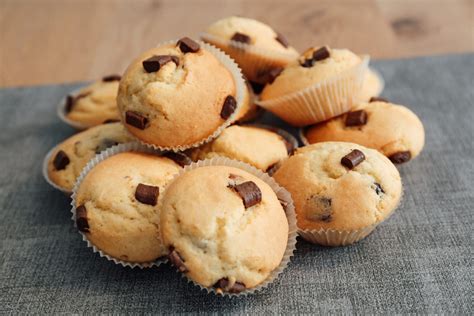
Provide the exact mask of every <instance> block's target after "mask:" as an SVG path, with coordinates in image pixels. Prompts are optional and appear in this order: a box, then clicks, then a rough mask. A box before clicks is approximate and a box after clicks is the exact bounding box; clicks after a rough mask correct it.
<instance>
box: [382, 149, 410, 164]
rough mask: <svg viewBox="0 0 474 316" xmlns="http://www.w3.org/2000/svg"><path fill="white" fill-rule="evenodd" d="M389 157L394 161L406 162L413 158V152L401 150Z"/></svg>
mask: <svg viewBox="0 0 474 316" xmlns="http://www.w3.org/2000/svg"><path fill="white" fill-rule="evenodd" d="M388 159H390V160H391V161H392V162H393V163H404V162H407V161H409V160H410V159H411V152H409V151H399V152H396V153H394V154H392V155H390V157H388Z"/></svg>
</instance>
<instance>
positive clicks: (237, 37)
mask: <svg viewBox="0 0 474 316" xmlns="http://www.w3.org/2000/svg"><path fill="white" fill-rule="evenodd" d="M231 40H232V41H235V42H240V43H244V44H250V41H251V38H250V36H248V35H246V34H244V33H239V32H235V34H234V35H232V37H231Z"/></svg>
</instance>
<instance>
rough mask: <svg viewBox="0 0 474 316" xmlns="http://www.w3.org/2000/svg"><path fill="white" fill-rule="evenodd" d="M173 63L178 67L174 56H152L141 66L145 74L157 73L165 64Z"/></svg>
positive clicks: (176, 58)
mask: <svg viewBox="0 0 474 316" xmlns="http://www.w3.org/2000/svg"><path fill="white" fill-rule="evenodd" d="M171 61H172V62H174V63H175V64H176V66H177V65H179V58H178V57H176V56H171V55H159V56H158V55H154V56H152V57H150V58H148V59H146V60H144V61H143V62H142V64H143V69H145V71H146V72H148V73H150V72H157V71H158V70H160V68H161V67H163V66H164V65H165V64H167V63H169V62H171Z"/></svg>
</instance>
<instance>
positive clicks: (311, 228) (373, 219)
mask: <svg viewBox="0 0 474 316" xmlns="http://www.w3.org/2000/svg"><path fill="white" fill-rule="evenodd" d="M274 178H275V180H276V181H277V182H278V183H279V184H280V185H281V186H283V187H284V188H286V189H287V190H288V191H289V192H290V193H291V196H292V198H293V201H294V204H295V209H296V214H297V221H298V229H299V230H300V235H301V236H302V237H303V238H305V239H306V240H308V241H311V242H314V243H318V244H321V245H326V246H341V245H347V244H351V243H354V242H356V241H358V240H360V239H362V238H364V237H365V236H367V235H368V234H369V233H370V232H371V231H372V230H373V229H374V228H375V227H376V226H377V225H378V224H379V223H381V222H382V221H383V220H385V219H387V218H388V217H389V216H390V214H392V212H393V211H394V210H395V208H396V207H397V206H398V204H399V201H400V197H401V194H402V182H401V180H400V174H399V173H398V170H397V168H395V166H394V165H393V164H392V163H391V162H390V160H388V158H387V157H385V156H384V155H382V154H381V153H379V152H378V151H376V150H374V149H368V148H366V147H363V146H360V145H357V144H353V143H344V142H325V143H318V144H314V145H310V146H305V147H301V148H299V149H298V150H297V152H296V153H295V154H294V155H293V156H291V157H290V158H289V159H288V160H286V161H285V162H284V163H283V164H282V166H281V167H280V168H279V169H278V170H277V172H276V173H275V174H274Z"/></svg>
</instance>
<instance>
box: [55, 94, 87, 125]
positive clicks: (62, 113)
mask: <svg viewBox="0 0 474 316" xmlns="http://www.w3.org/2000/svg"><path fill="white" fill-rule="evenodd" d="M81 90H82V88H78V89H74V90H72V91H71V92H70V93H69V95H72V96H77V95H78V94H79V92H80V91H81ZM66 98H67V95H66V96H64V97H62V98H61V100H60V101H59V103H58V105H57V107H56V113H57V114H58V116H59V118H60V119H61V121H63V122H64V123H66V124H67V125H69V126H72V127H74V128H75V129H78V130H84V129H88V128H89V127H92V126H88V125H86V124H82V123H80V122H76V121H73V120H70V119H68V118H67V116H66V114H67V113H66Z"/></svg>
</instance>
